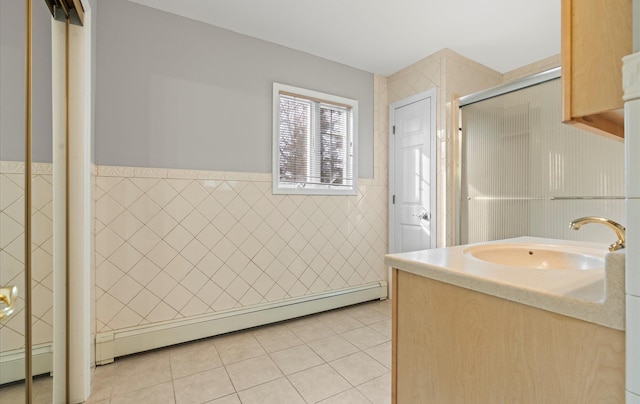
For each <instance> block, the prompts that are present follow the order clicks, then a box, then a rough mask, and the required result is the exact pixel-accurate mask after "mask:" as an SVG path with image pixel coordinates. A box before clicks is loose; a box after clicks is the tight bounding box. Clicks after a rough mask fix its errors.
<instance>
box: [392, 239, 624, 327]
mask: <svg viewBox="0 0 640 404" xmlns="http://www.w3.org/2000/svg"><path fill="white" fill-rule="evenodd" d="M498 243H518V244H529V243H530V244H544V245H553V246H559V245H560V246H562V245H564V246H568V247H571V246H573V247H587V248H595V249H600V250H603V251H607V248H608V247H607V245H605V244H596V243H585V242H577V241H568V240H556V239H547V238H538V237H517V238H512V239H507V240H498V241H492V242H489V243H482V244H498ZM468 247H469V246H468V245H462V246H454V247H446V248H437V249H432V250H423V251H414V252H407V253H399V254H389V255H387V256H386V257H385V263H386V264H387V265H389V266H391V267H393V268H397V269H399V270H401V271H405V272H410V273H413V274H415V275H419V276H424V277H426V278H430V279H434V280H437V281H441V282H445V283H449V284H452V285H456V286H460V287H463V288H466V289H470V290H475V291H477V292H482V293H485V294H488V295H493V296H496V297H500V298H503V299H507V300H511V301H514V302H517V303H522V304H526V305H528V306H532V307H537V308H539V309H543V310H547V311H550V312H553V313H558V314H562V315H565V316H568V317H573V318H577V319H580V320H584V321H588V322H591V323H596V324H599V325H603V326H605V327H609V328H614V329H617V330H624V325H625V285H624V279H625V273H624V265H625V254H624V250H621V251H617V252H613V253H608V254H606V256H605V266H604V268H603V269H590V270H579V269H576V270H558V269H529V268H518V267H513V266H508V265H500V264H494V263H489V262H485V261H481V260H478V259H475V258H473V257H469V256H468V255H465V254H464V252H463V251H464V250H465V249H466V248H468Z"/></svg>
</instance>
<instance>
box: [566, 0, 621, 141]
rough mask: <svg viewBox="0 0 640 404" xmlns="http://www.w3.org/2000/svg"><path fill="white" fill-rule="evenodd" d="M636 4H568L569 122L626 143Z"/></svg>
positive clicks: (596, 0)
mask: <svg viewBox="0 0 640 404" xmlns="http://www.w3.org/2000/svg"><path fill="white" fill-rule="evenodd" d="M631 4H632V0H562V80H563V113H562V115H563V116H562V119H563V122H565V123H568V124H572V125H575V126H578V127H580V128H582V129H586V130H589V131H592V132H596V133H599V134H603V135H607V136H613V137H616V138H618V139H623V138H624V112H623V104H624V102H623V100H622V57H623V56H626V55H629V54H630V53H632V6H631Z"/></svg>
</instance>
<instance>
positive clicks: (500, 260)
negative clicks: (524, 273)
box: [463, 244, 606, 269]
mask: <svg viewBox="0 0 640 404" xmlns="http://www.w3.org/2000/svg"><path fill="white" fill-rule="evenodd" d="M463 253H464V254H465V255H466V256H471V257H473V258H476V259H479V260H481V261H486V262H490V263H493V264H500V265H509V266H513V267H519V268H531V269H601V268H604V256H605V254H606V251H602V252H600V251H598V250H595V249H589V248H581V247H573V246H555V245H546V244H481V245H475V246H471V247H468V248H466V249H464V250H463Z"/></svg>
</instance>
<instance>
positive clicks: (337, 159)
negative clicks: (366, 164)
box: [320, 106, 350, 185]
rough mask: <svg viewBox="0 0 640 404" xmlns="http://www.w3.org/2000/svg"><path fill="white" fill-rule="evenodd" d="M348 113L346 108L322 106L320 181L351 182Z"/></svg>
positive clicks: (343, 183)
mask: <svg viewBox="0 0 640 404" xmlns="http://www.w3.org/2000/svg"><path fill="white" fill-rule="evenodd" d="M348 113H349V111H347V110H346V109H337V108H328V107H322V106H321V107H320V182H321V183H325V184H334V185H345V184H350V181H348V179H350V178H349V177H350V174H349V173H348V172H347V171H348V158H349V155H350V153H349V150H348V138H347V136H348V132H347V128H348V125H347V123H348Z"/></svg>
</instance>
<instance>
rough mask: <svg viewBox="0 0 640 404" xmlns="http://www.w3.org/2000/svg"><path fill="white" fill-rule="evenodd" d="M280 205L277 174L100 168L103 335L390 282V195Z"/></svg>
mask: <svg viewBox="0 0 640 404" xmlns="http://www.w3.org/2000/svg"><path fill="white" fill-rule="evenodd" d="M361 182H362V184H361V185H360V187H359V192H358V195H357V196H353V197H328V196H294V195H291V196H288V195H272V193H271V188H272V185H271V177H270V175H268V174H250V173H228V172H227V173H223V172H208V171H185V170H171V169H149V168H144V169H136V168H128V167H112V166H98V177H97V179H96V261H97V267H96V297H97V322H98V323H97V324H98V332H101V331H106V330H114V329H120V328H125V327H131V326H136V325H141V324H148V323H153V322H158V321H164V320H171V319H175V318H183V317H189V316H194V315H198V314H205V313H210V312H215V311H220V310H226V309H230V308H235V307H245V306H251V305H254V304H257V303H264V302H272V301H277V300H282V299H285V298H289V297H298V296H302V295H306V294H311V293H318V292H324V291H327V290H333V289H341V288H345V287H348V286H355V285H360V284H364V283H368V282H373V281H378V280H381V279H386V267H385V266H384V264H383V252H384V251H385V250H386V232H387V229H386V220H385V217H386V215H387V211H386V198H387V193H386V187H385V186H384V185H374V184H372V183H371V181H367V180H361Z"/></svg>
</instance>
